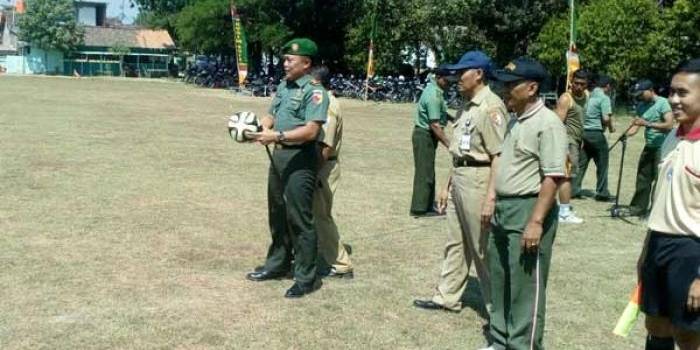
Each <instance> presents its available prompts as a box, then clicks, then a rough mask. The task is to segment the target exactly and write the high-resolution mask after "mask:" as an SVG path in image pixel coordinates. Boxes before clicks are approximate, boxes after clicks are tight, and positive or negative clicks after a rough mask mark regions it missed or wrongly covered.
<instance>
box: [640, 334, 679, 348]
mask: <svg viewBox="0 0 700 350" xmlns="http://www.w3.org/2000/svg"><path fill="white" fill-rule="evenodd" d="M674 349H675V345H674V343H673V338H670V337H669V338H660V337H655V336H653V335H648V336H647V343H646V346H645V347H644V350H674Z"/></svg>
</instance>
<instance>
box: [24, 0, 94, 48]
mask: <svg viewBox="0 0 700 350" xmlns="http://www.w3.org/2000/svg"><path fill="white" fill-rule="evenodd" d="M74 6H75V5H74V4H73V0H31V1H29V2H28V3H27V11H26V13H25V14H24V15H22V17H20V19H19V23H18V24H19V39H20V40H22V41H26V42H28V43H31V44H32V45H34V46H36V47H39V48H41V49H43V50H59V51H62V52H69V51H71V50H74V49H75V48H76V47H77V46H78V45H80V43H81V42H82V41H83V35H84V31H83V29H82V28H81V27H79V26H78V23H77V21H76V19H75V7H74Z"/></svg>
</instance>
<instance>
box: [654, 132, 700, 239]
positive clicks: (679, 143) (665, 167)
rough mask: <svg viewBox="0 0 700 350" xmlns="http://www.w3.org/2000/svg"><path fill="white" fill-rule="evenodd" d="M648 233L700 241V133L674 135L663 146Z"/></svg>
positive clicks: (670, 135)
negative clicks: (687, 237)
mask: <svg viewBox="0 0 700 350" xmlns="http://www.w3.org/2000/svg"><path fill="white" fill-rule="evenodd" d="M649 229H651V230H653V231H658V232H662V233H668V234H677V235H685V236H694V237H700V129H698V128H696V129H695V130H691V131H690V132H689V133H688V134H687V135H681V134H680V133H679V132H678V129H676V130H673V131H671V133H669V136H668V137H667V138H666V141H664V144H663V145H662V146H661V164H660V165H659V177H658V180H657V183H656V192H655V193H654V204H653V206H652V208H651V213H650V214H649Z"/></svg>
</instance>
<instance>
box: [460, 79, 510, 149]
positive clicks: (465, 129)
mask: <svg viewBox="0 0 700 350" xmlns="http://www.w3.org/2000/svg"><path fill="white" fill-rule="evenodd" d="M459 114H460V116H459V119H458V120H457V121H456V122H455V124H454V128H453V131H452V139H451V141H450V154H452V156H453V157H454V158H457V159H463V160H468V161H475V162H490V161H491V158H490V157H491V156H495V155H498V154H499V153H501V147H502V145H503V137H504V136H505V133H506V128H507V123H508V110H507V109H506V106H505V104H503V101H502V100H501V98H500V97H498V95H496V94H494V93H493V91H491V89H490V88H489V87H488V86H486V87H484V88H483V89H481V90H480V91H479V92H478V93H477V94H476V96H474V98H472V99H471V100H470V101H468V102H466V103H465V104H464V106H463V107H462V110H461V111H460V112H459ZM465 135H468V139H469V142H468V148H466V147H465V146H466V145H465V144H464V143H463V142H462V141H463V140H464V136H465Z"/></svg>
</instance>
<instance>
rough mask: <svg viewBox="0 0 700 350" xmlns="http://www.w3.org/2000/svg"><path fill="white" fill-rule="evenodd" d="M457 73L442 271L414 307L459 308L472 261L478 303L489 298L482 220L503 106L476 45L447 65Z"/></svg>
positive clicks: (488, 206)
mask: <svg viewBox="0 0 700 350" xmlns="http://www.w3.org/2000/svg"><path fill="white" fill-rule="evenodd" d="M447 68H448V69H451V70H455V71H456V72H457V76H458V77H459V83H458V85H459V90H460V93H461V94H462V96H463V97H464V98H465V101H468V102H466V103H465V105H464V107H463V109H462V111H461V112H460V117H459V119H458V120H457V121H456V122H455V125H454V131H453V134H452V139H451V141H450V148H449V150H450V154H451V155H452V159H453V162H452V164H453V168H452V171H451V174H450V179H449V180H448V185H447V188H446V189H445V190H444V191H443V192H442V194H441V195H440V199H439V201H438V202H439V207H440V208H439V209H440V210H445V208H447V224H448V237H447V244H446V245H445V253H444V260H443V263H442V272H441V273H440V280H439V282H438V286H437V288H436V291H435V294H434V296H433V298H432V300H420V299H418V300H415V301H414V305H415V306H416V307H420V308H424V309H433V310H436V309H446V310H451V311H459V310H460V309H461V308H462V303H461V298H462V294H463V293H464V290H465V289H466V287H467V279H468V277H469V270H470V268H471V264H472V262H474V266H475V268H476V273H477V276H478V277H479V282H480V285H481V292H482V296H483V298H484V304H485V305H486V306H487V308H488V305H489V304H490V303H491V301H490V300H491V291H490V288H489V284H490V280H489V274H488V269H487V266H486V260H485V257H486V256H485V254H486V244H487V243H488V228H485V227H484V226H485V225H482V222H488V220H490V216H491V214H492V213H493V208H494V203H495V200H496V194H495V191H494V188H493V181H492V180H493V176H492V174H493V171H494V168H495V165H496V163H497V159H498V155H499V154H500V153H501V145H502V143H503V136H504V134H505V131H506V121H507V118H506V116H507V114H508V112H507V110H506V106H505V105H504V104H503V101H502V100H501V99H500V98H499V97H498V96H497V95H496V94H494V93H493V92H492V91H491V89H490V88H489V87H488V85H486V82H487V75H488V74H489V73H490V71H491V59H490V58H489V57H488V56H487V55H486V54H484V53H483V52H480V51H469V52H467V53H465V54H464V55H463V56H462V58H461V59H460V61H459V62H458V63H457V64H454V65H451V66H447Z"/></svg>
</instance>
